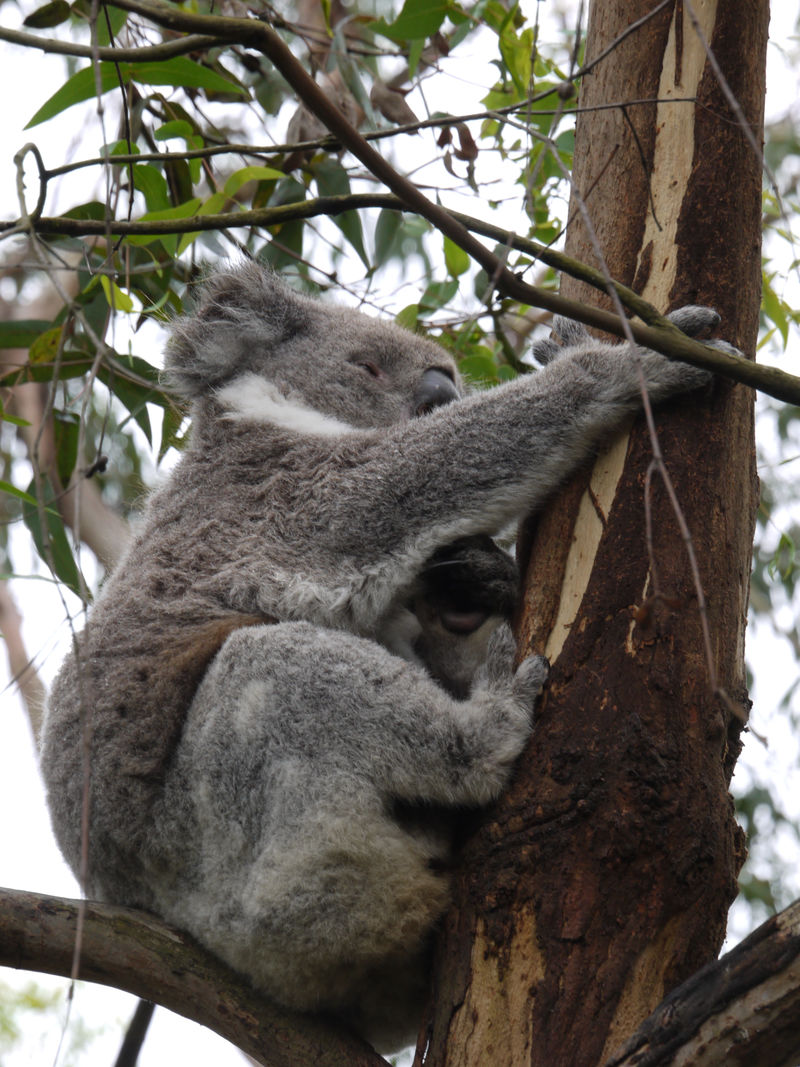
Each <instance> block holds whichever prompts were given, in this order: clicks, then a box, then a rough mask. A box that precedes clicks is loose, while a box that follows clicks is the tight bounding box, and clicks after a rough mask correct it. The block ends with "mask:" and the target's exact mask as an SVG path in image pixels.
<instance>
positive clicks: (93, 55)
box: [0, 26, 225, 63]
mask: <svg viewBox="0 0 800 1067" xmlns="http://www.w3.org/2000/svg"><path fill="white" fill-rule="evenodd" d="M0 41H8V42H9V44H19V45H22V46H23V47H24V48H36V49H38V50H39V51H40V52H49V53H51V54H54V55H61V56H76V57H77V58H79V59H99V60H101V61H106V60H108V61H110V62H112V63H155V62H158V61H160V60H164V59H171V58H172V57H173V56H183V55H186V53H187V52H200V51H203V50H205V49H206V48H214V47H215V46H216V45H220V44H225V41H223V40H220V39H219V38H217V37H205V36H203V35H202V34H192V35H191V36H189V37H178V38H176V39H175V40H174V41H164V42H163V43H162V44H153V45H141V46H138V47H136V48H117V47H116V46H115V47H113V48H107V47H106V48H92V46H91V45H88V44H76V43H74V42H73V41H57V40H55V38H53V37H37V36H36V34H35V33H25V31H24V30H11V29H9V28H8V27H7V26H0Z"/></svg>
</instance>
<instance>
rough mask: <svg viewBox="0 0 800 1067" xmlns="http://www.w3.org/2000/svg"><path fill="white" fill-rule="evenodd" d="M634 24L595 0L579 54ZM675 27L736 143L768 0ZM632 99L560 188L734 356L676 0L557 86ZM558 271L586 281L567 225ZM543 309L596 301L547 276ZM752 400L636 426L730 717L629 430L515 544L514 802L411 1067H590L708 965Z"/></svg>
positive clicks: (732, 157)
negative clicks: (521, 701) (691, 306)
mask: <svg viewBox="0 0 800 1067" xmlns="http://www.w3.org/2000/svg"><path fill="white" fill-rule="evenodd" d="M655 6H656V5H655V4H654V3H653V0H635V2H628V3H625V4H622V3H619V2H618V0H596V2H595V3H594V4H593V6H592V10H591V13H590V25H589V35H588V55H587V59H591V57H592V56H593V55H599V54H600V52H601V51H602V50H603V49H605V48H606V47H607V46H608V45H609V44H610V43H611V42H612V41H613V40H614V39H615V38H616V37H617V36H618V35H619V34H620V32H621V31H622V30H624V29H625V27H626V26H628V25H630V24H631V23H633V22H635V21H636V20H637V19H638V18H640V17H642V16H643V15H645V14H646V13H647V12H648V11H649V10H652V9H653V8H654V7H655ZM693 9H694V10H696V12H697V14H698V17H699V18H700V20H701V23H702V26H703V32H704V35H705V38H706V40H707V41H708V42H709V43H710V46H711V48H712V50H713V53H714V55H715V57H716V60H717V62H718V64H719V66H720V67H721V69H722V71H723V72H724V74H725V77H726V79H727V80H728V83H729V84H730V87H731V89H732V91H733V93H734V94H735V96H736V98H737V100H738V101H739V103H740V105H741V107H742V109H743V112H744V114H745V115H746V116H747V119H748V121H749V122H750V123H751V124H752V127H753V129H754V131H755V138H756V141H757V142H758V143H759V144H760V140H761V133H760V130H761V123H762V115H763V100H764V60H765V49H766V28H767V21H768V6H767V3H766V0H754V3H752V4H748V5H741V4H738V3H735V2H734V0H717V2H706V3H703V4H701V3H700V2H699V0H697V2H695V3H694V4H693ZM676 16H677V17H678V20H679V24H680V25H681V28H682V32H676V22H675V18H676ZM678 97H680V98H685V97H691V98H694V97H697V103H696V104H693V103H678V102H670V100H671V99H672V98H678ZM656 98H658V99H659V101H661V102H660V103H659V104H658V105H655V104H650V105H631V106H629V107H626V109H625V112H624V113H623V111H622V109H621V108H620V109H614V110H610V111H601V112H592V111H585V112H583V113H582V115H581V118H580V121H579V124H578V129H577V134H576V160H575V172H574V179H575V187H576V190H577V192H578V193H579V194H580V193H584V194H587V200H588V208H589V212H590V214H591V216H592V220H593V225H594V229H595V232H596V234H597V238H598V241H599V245H600V247H601V248H602V249H603V253H604V256H605V259H606V263H607V265H608V269H609V271H610V273H611V274H612V275H613V276H614V277H615V278H618V279H619V280H621V281H623V282H626V283H628V284H630V285H633V286H634V287H635V288H637V289H638V290H639V291H641V292H642V294H643V295H644V296H645V297H647V298H648V299H649V300H651V301H652V302H653V303H654V304H655V305H657V306H659V307H661V308H663V309H664V310H668V309H671V308H674V307H677V306H680V305H682V304H686V303H704V304H711V305H713V306H715V307H717V308H718V309H719V311H720V312H721V314H722V327H721V335H722V336H724V337H726V338H727V339H729V340H731V341H732V342H734V343H735V344H737V345H738V346H739V347H741V348H743V349H744V350H745V351H750V352H752V351H753V349H754V347H755V338H756V328H757V317H758V304H759V295H760V255H759V253H760V206H761V180H760V163H759V159H758V158H757V155H756V153H755V152H754V151H753V149H752V147H751V145H750V144H749V143H748V140H747V138H746V137H745V135H744V133H743V131H742V129H741V128H740V126H739V124H738V121H737V117H736V115H735V114H734V113H733V112H732V111H731V108H730V105H729V103H728V101H727V99H726V96H725V94H724V93H723V91H722V90H721V89H720V87H719V84H718V81H717V78H716V76H715V74H714V71H713V69H712V67H711V65H710V63H709V62H708V59H707V55H706V52H705V49H704V48H703V45H702V43H701V42H700V40H699V38H698V35H697V34H696V32H695V30H694V29H693V27H692V23H691V20H690V17H689V5H688V0H687V3H686V4H683V5H682V4H680V3H678V4H676V5H675V6H674V8H672V7H670V8H667V9H664V10H663V11H661V12H660V13H659V14H658V15H657V16H655V17H654V18H652V19H650V20H649V21H647V22H646V23H645V24H644V25H643V26H641V27H640V28H639V29H638V30H637V31H636V32H635V33H633V34H632V35H631V36H630V37H628V38H627V39H626V40H625V41H624V42H623V43H622V44H621V45H620V46H619V47H618V48H616V49H615V50H614V51H613V52H612V53H611V55H610V56H609V57H608V58H606V59H605V60H603V61H602V62H601V63H600V64H599V65H598V66H597V67H596V68H595V70H594V71H593V73H592V74H591V75H590V76H588V77H587V78H585V80H584V83H583V85H582V87H581V91H580V104H581V106H582V107H583V108H591V106H592V105H593V104H597V103H603V104H606V103H608V102H613V101H620V102H623V101H633V100H642V99H656ZM634 131H635V133H634ZM576 210H577V205H576V202H575V200H574V198H573V204H572V208H571V216H573V217H574V216H575V215H576ZM567 251H568V253H570V254H572V255H573V256H575V257H576V258H579V259H582V260H584V261H586V262H589V263H593V264H595V265H599V264H598V261H597V257H596V255H595V252H594V247H593V241H592V239H591V238H590V236H589V235H588V233H587V231H586V229H585V227H584V225H583V222H582V220H580V218H579V217H578V220H577V222H576V224H573V226H572V228H571V230H570V233H569V236H568V242H567ZM563 291H564V292H565V293H566V294H567V295H569V296H571V297H575V296H579V297H581V298H583V299H586V300H588V301H594V300H596V294H594V293H593V292H592V291H591V290H589V289H588V288H586V287H582V286H581V285H580V284H579V283H574V282H572V281H571V280H568V279H565V280H564V283H563ZM752 406H753V398H752V394H751V393H750V391H749V390H747V389H745V388H742V387H740V386H739V387H736V386H730V385H728V384H724V383H719V382H718V383H716V384H715V386H714V388H713V389H709V390H708V391H706V392H705V393H701V394H698V395H695V396H692V397H688V398H681V399H680V400H678V401H676V402H673V403H672V404H670V405H668V406H666V407H664V408H662V409H660V410H659V411H657V412H656V423H657V428H658V437H659V440H660V443H661V449H662V451H663V454H664V456H665V458H666V463H667V466H668V468H669V471H670V473H671V475H672V478H673V481H674V484H675V487H676V491H677V494H678V498H679V500H680V503H681V507H682V509H683V513H684V515H685V517H686V521H687V522H688V525H689V528H690V530H691V532H692V537H693V541H694V546H695V551H696V554H697V558H698V561H699V570H700V576H701V580H702V586H703V590H704V592H705V597H706V599H707V601H708V609H707V614H708V623H709V627H710V633H711V645H712V655H713V659H714V667H715V670H716V673H717V678H718V684H719V685H720V686H721V687H722V688H723V689H724V690H725V692H726V693H727V695H728V698H729V704H728V705H726V703H725V702H724V701H723V700H722V699H720V697H719V696H716V695H714V694H713V692H712V691H711V688H710V685H709V670H708V666H707V662H706V656H705V651H704V646H703V638H702V631H701V619H700V614H699V612H698V603H697V594H696V588H695V584H694V581H693V578H692V573H691V568H690V566H689V562H688V559H687V553H686V550H685V547H684V544H683V539H682V537H681V534H680V532H679V528H678V523H677V522H676V518H675V515H674V512H673V509H672V507H671V506H670V504H669V502H668V500H667V496H666V493H665V492H664V490H663V487H662V485H661V483H660V480H659V478H658V476H657V475H656V477H655V478H654V480H653V488H652V492H651V494H650V505H651V510H652V526H653V535H652V559H651V558H650V557H649V553H648V546H647V539H646V535H645V507H644V484H645V478H646V474H647V470H648V466H649V464H650V461H651V458H652V448H651V444H650V441H649V439H648V435H647V432H646V429H645V427H644V425H643V423H642V420H639V421H637V423H636V424H635V425H634V426H633V427H632V429H631V432H630V433H629V434H626V435H624V436H623V437H621V438H619V439H618V440H616V441H615V442H613V443H612V444H611V446H610V448H609V449H608V451H607V452H606V453H605V454H604V455H602V456H601V457H599V458H598V461H597V463H596V464H595V465H594V468H593V469H592V470H591V471H587V472H585V475H584V476H583V477H582V478H578V479H576V480H575V481H574V482H573V483H572V484H571V485H570V486H568V487H567V488H566V489H565V491H564V492H563V494H561V496H560V497H559V499H558V501H554V502H553V504H552V506H551V507H550V508H549V509H548V512H547V515H546V516H545V517H540V518H539V520H538V521H537V522H536V523H535V524H531V526H530V528H529V529H528V530H527V531H526V536H525V538H524V544H523V546H522V555H523V558H524V559H528V557H530V562H529V564H528V568H527V577H526V598H525V608H524V612H523V617H522V619H521V625H520V631H521V638H522V644H523V647H524V649H525V650H533V651H546V652H547V654H548V655H549V656H550V658H551V661H552V674H551V680H550V683H549V685H548V690H547V693H546V697H545V699H544V701H543V703H542V706H541V708H540V711H539V718H538V725H537V728H536V731H535V735H534V739H533V743H532V745H531V748H530V750H529V751H528V752H527V753H526V755H525V756H524V758H523V760H522V761H521V763H520V765H519V768H518V773H517V776H516V780H515V784H514V786H513V788H512V789H511V791H510V792H509V794H508V795H507V796H506V797H505V798H504V799H503V801H502V802H501V804H500V805H499V806H498V808H497V810H496V811H495V812H494V813H493V817H492V818H490V819H489V820H486V821H484V822H482V823H481V824H480V825H479V826H478V827H477V828H476V829H475V830H474V832H473V833H472V834H471V835H469V836H468V839H467V840H466V841H465V844H464V848H463V850H462V857H461V863H460V869H459V873H458V878H457V884H456V898H455V902H454V905H453V908H452V910H451V912H450V914H449V916H448V918H447V921H446V924H445V929H444V931H443V936H442V940H441V944H440V951H439V960H438V967H437V973H436V978H435V983H434V989H433V992H432V996H431V1004H430V1009H429V1018H428V1020H427V1021H426V1025H425V1027H424V1028H423V1031H422V1034H421V1039H420V1051H419V1052H418V1062H422V1059H423V1054H422V1049H423V1046H424V1047H425V1049H426V1051H425V1053H424V1063H425V1064H426V1065H429V1067H433V1065H435V1067H444V1065H452V1067H472V1065H475V1067H477V1065H479V1064H481V1065H483V1064H503V1065H504V1067H522V1065H525V1067H528V1065H534V1064H537V1065H538V1064H543V1065H547V1067H559V1065H563V1067H584V1065H586V1067H589V1065H594V1064H600V1063H603V1062H604V1061H605V1060H606V1059H607V1057H608V1056H609V1055H610V1054H611V1053H612V1052H613V1050H614V1049H615V1048H617V1047H618V1046H619V1045H620V1044H622V1043H623V1042H624V1041H625V1040H626V1039H627V1038H628V1037H629V1036H630V1035H631V1034H632V1033H633V1032H634V1031H635V1030H636V1029H637V1027H638V1026H639V1025H640V1023H641V1022H642V1021H643V1020H644V1019H645V1018H646V1017H647V1016H648V1015H649V1014H650V1013H651V1012H652V1011H653V1009H654V1008H655V1007H656V1006H657V1005H658V1004H659V1002H660V1001H661V1000H662V999H663V998H664V996H665V995H666V994H667V993H668V992H669V991H670V990H672V989H674V988H675V987H676V986H677V985H679V984H680V983H681V982H682V981H684V980H685V979H686V978H688V977H689V976H690V975H692V974H693V973H694V972H695V971H696V970H697V969H698V968H700V967H701V966H702V965H704V964H706V963H708V962H709V961H710V960H713V959H714V958H715V956H716V954H717V952H718V950H719V947H720V945H721V943H722V939H723V936H724V930H725V919H726V913H727V909H728V906H729V904H730V902H731V900H732V898H733V895H734V893H735V886H736V881H735V880H736V875H737V872H738V870H739V867H740V866H741V862H742V859H743V856H744V845H743V840H742V835H741V832H740V831H739V830H738V829H737V827H736V824H735V822H734V819H733V811H732V804H731V801H730V798H729V795H728V782H729V779H730V775H731V773H732V769H733V764H734V761H735V758H736V756H737V754H738V751H739V741H738V738H739V732H740V729H741V719H740V718H737V716H736V714H735V712H738V713H739V715H742V714H744V713H745V712H746V709H747V706H748V699H747V691H746V686H745V673H744V661H743V640H744V628H745V621H746V606H747V595H748V580H749V566H750V552H751V545H752V533H753V524H754V515H755V506H756V496H757V482H756V476H755V470H754V448H753V411H752ZM652 563H654V564H655V567H656V569H657V573H658V587H659V588H660V591H661V594H662V596H661V597H660V598H658V599H655V600H654V599H653V592H654V588H655V585H654V575H653V567H652V565H651V564H652Z"/></svg>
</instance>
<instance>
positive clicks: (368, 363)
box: [356, 359, 383, 378]
mask: <svg viewBox="0 0 800 1067" xmlns="http://www.w3.org/2000/svg"><path fill="white" fill-rule="evenodd" d="M356 366H357V367H362V368H363V369H364V370H365V371H366V372H367V374H369V376H370V377H371V378H382V377H383V371H382V370H381V368H380V367H379V366H378V364H377V363H373V362H372V360H371V359H360V360H358V362H357V363H356Z"/></svg>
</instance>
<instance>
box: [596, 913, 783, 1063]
mask: <svg viewBox="0 0 800 1067" xmlns="http://www.w3.org/2000/svg"><path fill="white" fill-rule="evenodd" d="M798 1062H800V901H795V903H794V904H791V905H790V906H789V907H788V908H786V910H785V911H782V912H781V913H780V915H774V916H773V917H772V918H771V919H769V920H767V922H765V923H764V925H763V926H759V928H758V929H757V930H755V931H754V932H753V933H752V934H751V935H750V936H749V937H748V938H747V939H746V940H745V941H743V942H742V943H741V944H740V945H737V946H736V948H735V949H733V950H732V951H731V952H729V953H728V954H727V955H726V956H723V957H722V959H721V960H719V961H718V962H716V963H711V964H709V965H708V966H706V967H704V968H703V969H702V970H701V971H698V973H697V974H696V975H694V976H693V977H692V978H690V979H689V980H688V981H687V982H684V984H683V985H682V986H680V988H679V989H677V990H675V992H674V993H671V994H670V995H669V996H668V997H667V998H666V1000H664V1002H663V1003H662V1004H661V1005H660V1006H659V1008H658V1010H657V1011H655V1012H653V1014H652V1015H651V1016H650V1017H649V1018H648V1019H647V1020H646V1021H645V1022H644V1023H643V1024H642V1025H641V1026H640V1027H639V1029H638V1030H637V1031H636V1033H635V1034H634V1036H633V1037H632V1038H631V1039H630V1041H628V1042H626V1044H625V1046H624V1048H622V1049H621V1050H620V1052H619V1054H618V1055H615V1056H612V1058H611V1059H610V1060H608V1061H607V1062H606V1064H605V1067H686V1065H687V1064H694V1065H697V1064H703V1067H796V1065H797V1063H798Z"/></svg>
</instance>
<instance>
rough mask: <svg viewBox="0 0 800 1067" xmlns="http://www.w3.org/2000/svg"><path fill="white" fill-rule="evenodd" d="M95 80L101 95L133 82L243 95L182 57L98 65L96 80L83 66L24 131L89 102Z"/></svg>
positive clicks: (93, 94)
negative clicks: (74, 106) (158, 60)
mask: <svg viewBox="0 0 800 1067" xmlns="http://www.w3.org/2000/svg"><path fill="white" fill-rule="evenodd" d="M98 79H99V83H100V92H101V93H107V92H108V91H109V90H110V89H114V88H117V87H118V86H119V85H120V83H121V84H122V85H127V84H128V83H129V82H136V83H137V84H138V85H172V86H175V87H176V88H185V89H190V88H191V89H210V90H213V91H215V92H226V93H229V92H235V93H238V94H240V95H246V94H245V91H244V90H243V89H241V88H240V87H239V86H238V85H235V84H234V83H233V82H232V81H229V80H228V79H227V78H223V77H222V76H221V75H219V74H217V73H216V72H215V71H213V70H208V68H207V67H203V66H201V65H200V64H199V63H194V62H192V60H191V59H187V58H186V57H185V56H175V57H174V58H173V59H167V60H164V61H163V62H161V63H119V64H114V63H100V64H98V74H97V77H96V76H95V69H94V67H84V68H83V69H82V70H79V71H78V72H77V73H76V74H73V75H72V77H71V78H68V79H67V81H66V82H64V84H63V85H62V86H61V88H60V89H57V90H56V92H55V93H53V95H52V96H51V97H50V98H49V99H48V100H47V101H45V103H44V104H42V106H41V107H40V108H39V110H38V111H37V112H36V114H35V115H34V116H33V118H32V119H30V120H29V121H28V123H27V125H26V126H25V129H26V130H28V129H30V128H31V126H38V125H39V123H40V122H46V121H47V119H51V118H53V116H54V115H58V114H60V113H61V112H62V111H65V110H66V109H67V108H68V107H72V106H73V105H74V104H79V103H81V102H82V101H84V100H91V99H92V98H93V97H94V96H95V95H96V93H97V80H98Z"/></svg>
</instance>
